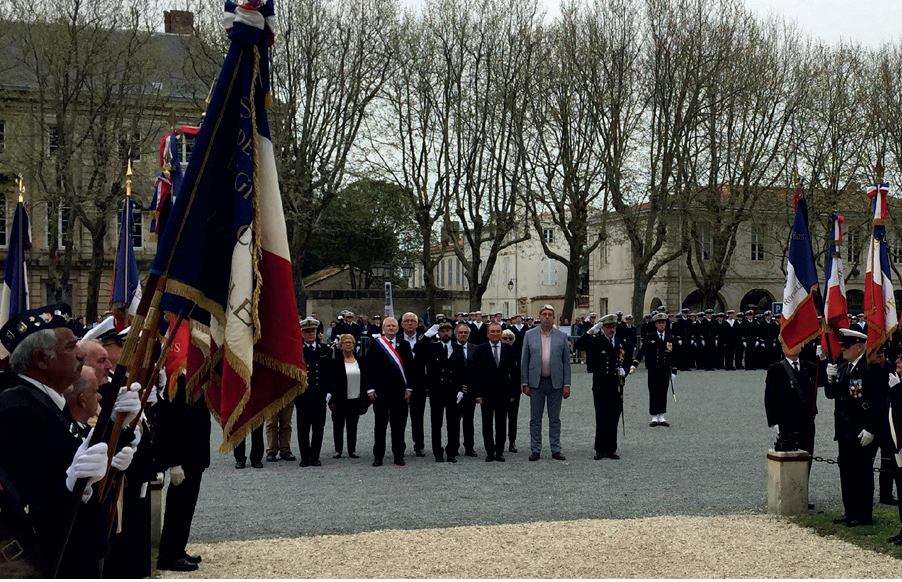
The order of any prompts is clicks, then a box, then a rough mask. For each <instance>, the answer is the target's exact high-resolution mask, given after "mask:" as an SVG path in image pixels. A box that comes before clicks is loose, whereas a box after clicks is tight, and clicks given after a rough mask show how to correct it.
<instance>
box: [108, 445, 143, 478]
mask: <svg viewBox="0 0 902 582" xmlns="http://www.w3.org/2000/svg"><path fill="white" fill-rule="evenodd" d="M137 448H138V446H137V444H136V443H135V442H133V443H131V444H129V445H126V446H124V447H122V450H121V451H119V452H118V453H116V454H115V455H114V456H113V460H112V462H111V463H110V464H111V465H112V466H113V467H114V468H115V469H116V470H117V471H125V470H126V469H128V466H129V465H131V464H132V459H133V458H134V457H135V450H136V449H137Z"/></svg>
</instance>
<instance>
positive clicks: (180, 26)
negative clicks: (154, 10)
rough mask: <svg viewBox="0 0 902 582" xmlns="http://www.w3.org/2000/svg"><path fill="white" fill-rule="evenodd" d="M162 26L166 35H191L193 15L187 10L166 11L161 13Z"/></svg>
mask: <svg viewBox="0 0 902 582" xmlns="http://www.w3.org/2000/svg"><path fill="white" fill-rule="evenodd" d="M163 24H164V27H165V29H164V30H165V31H166V32H167V33H168V34H192V33H193V32H194V13H193V12H191V11H189V10H166V11H165V12H163Z"/></svg>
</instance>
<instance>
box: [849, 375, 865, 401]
mask: <svg viewBox="0 0 902 582" xmlns="http://www.w3.org/2000/svg"><path fill="white" fill-rule="evenodd" d="M862 388H863V386H862V385H861V379H860V378H853V379H850V380H849V396H851V397H852V398H861V389H862Z"/></svg>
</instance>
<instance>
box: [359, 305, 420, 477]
mask: <svg viewBox="0 0 902 582" xmlns="http://www.w3.org/2000/svg"><path fill="white" fill-rule="evenodd" d="M397 334H398V320H397V319H395V318H394V317H386V318H385V321H383V322H382V335H380V336H377V337H376V339H375V340H374V341H373V343H372V345H371V346H370V348H369V350H368V351H367V358H366V362H365V363H364V366H363V367H364V373H363V378H362V382H363V389H364V392H366V394H367V397H368V398H369V399H370V400H372V401H373V412H374V414H375V415H376V428H375V438H374V441H373V457H374V459H373V466H374V467H381V466H382V458H383V457H384V456H385V431H386V429H387V428H388V426H389V424H391V448H392V454H393V455H394V457H395V465H398V466H401V467H403V466H404V465H405V464H406V463H405V462H404V450H405V449H406V448H407V444H406V443H405V441H404V431H405V430H406V429H407V407H408V405H407V402H408V399H409V398H410V396H411V387H410V386H408V383H407V375H406V370H407V369H408V368H412V367H413V362H412V360H413V357H412V354H411V353H410V345H409V344H408V343H407V342H405V341H402V340H400V338H397V337H396V336H397ZM421 389H422V388H421Z"/></svg>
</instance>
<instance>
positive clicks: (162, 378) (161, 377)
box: [157, 368, 166, 388]
mask: <svg viewBox="0 0 902 582" xmlns="http://www.w3.org/2000/svg"><path fill="white" fill-rule="evenodd" d="M157 386H159V387H160V388H165V387H166V368H163V369H162V370H160V373H159V374H157Z"/></svg>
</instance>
